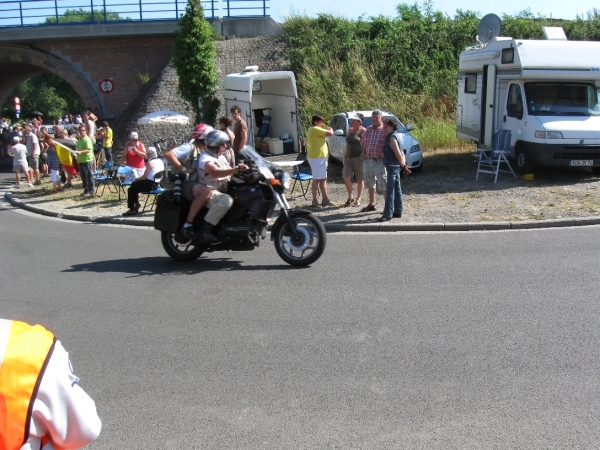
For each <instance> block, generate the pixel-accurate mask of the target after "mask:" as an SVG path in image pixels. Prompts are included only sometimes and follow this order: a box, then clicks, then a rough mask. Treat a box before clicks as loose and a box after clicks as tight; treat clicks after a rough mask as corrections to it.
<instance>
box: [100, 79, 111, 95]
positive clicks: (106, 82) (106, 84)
mask: <svg viewBox="0 0 600 450" xmlns="http://www.w3.org/2000/svg"><path fill="white" fill-rule="evenodd" d="M99 86H100V90H101V91H102V92H103V93H104V94H110V93H111V92H112V91H113V89H114V88H115V84H114V83H113V81H112V80H111V79H110V78H104V79H102V80H100V83H99Z"/></svg>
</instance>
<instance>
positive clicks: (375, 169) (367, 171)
mask: <svg viewBox="0 0 600 450" xmlns="http://www.w3.org/2000/svg"><path fill="white" fill-rule="evenodd" d="M364 177H365V187H366V188H367V189H373V188H374V187H375V182H377V191H379V192H381V191H385V190H386V183H387V173H386V171H385V166H384V165H383V158H382V159H378V160H377V161H373V160H372V159H365V163H364Z"/></svg>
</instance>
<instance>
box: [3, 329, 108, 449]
mask: <svg viewBox="0 0 600 450" xmlns="http://www.w3.org/2000/svg"><path fill="white" fill-rule="evenodd" d="M0 405H2V407H1V408H0V448H1V449H7V450H8V449H11V450H12V449H40V450H42V449H45V450H50V449H67V448H82V447H85V446H86V445H88V444H90V443H91V442H93V441H94V440H96V439H97V438H98V436H99V434H100V430H101V428H102V422H101V421H100V418H99V417H98V413H97V411H96V404H95V403H94V400H92V398H91V397H90V396H89V395H88V394H87V393H86V392H85V391H84V390H83V389H82V388H81V387H80V386H79V378H78V377H77V376H76V375H75V374H74V373H73V366H72V364H71V361H70V359H69V354H68V353H67V351H66V350H65V349H64V347H63V346H62V344H61V342H60V341H59V340H58V339H56V336H55V335H54V334H53V333H52V332H50V331H48V330H47V329H46V328H44V327H42V326H41V325H29V324H27V323H25V322H20V321H17V320H7V319H0Z"/></svg>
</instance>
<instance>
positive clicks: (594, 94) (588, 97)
mask: <svg viewBox="0 0 600 450" xmlns="http://www.w3.org/2000/svg"><path fill="white" fill-rule="evenodd" d="M525 98H526V99H527V111H528V112H529V114H530V115H532V116H554V115H556V116H597V115H600V98H599V96H598V90H597V89H596V86H594V85H593V84H587V83H525Z"/></svg>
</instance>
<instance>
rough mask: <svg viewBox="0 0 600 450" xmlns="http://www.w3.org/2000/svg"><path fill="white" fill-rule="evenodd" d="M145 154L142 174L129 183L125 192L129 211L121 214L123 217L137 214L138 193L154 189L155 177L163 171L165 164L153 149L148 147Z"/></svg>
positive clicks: (138, 207)
mask: <svg viewBox="0 0 600 450" xmlns="http://www.w3.org/2000/svg"><path fill="white" fill-rule="evenodd" d="M146 154H147V155H148V162H147V163H146V170H145V171H144V174H143V175H142V176H141V177H139V178H138V179H136V180H135V181H134V182H133V183H131V186H129V189H128V190H127V207H128V208H129V209H128V210H127V211H125V212H124V213H123V215H124V216H135V215H136V214H137V213H138V211H139V209H140V203H139V196H140V192H148V191H151V190H152V189H154V188H155V187H156V175H157V174H158V173H159V172H164V171H165V163H164V162H163V160H162V159H159V158H158V154H157V153H156V149H155V148H154V147H148V148H147V149H146ZM161 179H162V177H161Z"/></svg>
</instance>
